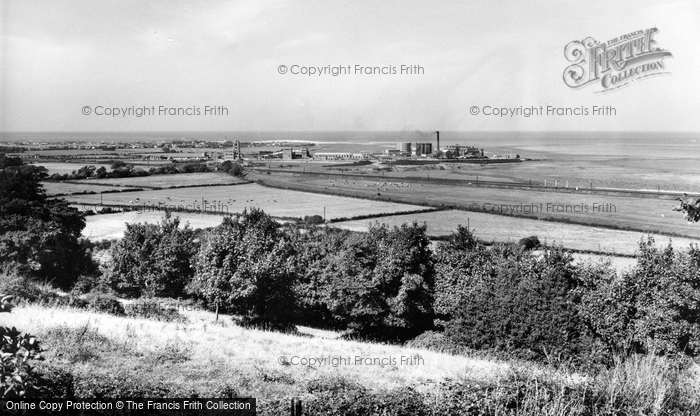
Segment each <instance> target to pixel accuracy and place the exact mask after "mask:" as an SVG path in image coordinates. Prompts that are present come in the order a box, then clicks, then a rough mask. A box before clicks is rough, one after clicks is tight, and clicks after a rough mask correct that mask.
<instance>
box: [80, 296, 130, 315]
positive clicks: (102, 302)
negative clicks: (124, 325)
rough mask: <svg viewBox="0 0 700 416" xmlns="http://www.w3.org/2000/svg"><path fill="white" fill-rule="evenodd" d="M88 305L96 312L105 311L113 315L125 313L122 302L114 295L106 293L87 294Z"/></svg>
mask: <svg viewBox="0 0 700 416" xmlns="http://www.w3.org/2000/svg"><path fill="white" fill-rule="evenodd" d="M85 301H87V303H88V304H87V307H88V308H90V309H91V310H93V311H95V312H104V313H109V314H112V315H118V316H121V315H124V314H125V312H124V307H123V306H122V304H121V302H119V301H118V300H117V298H115V297H114V296H112V295H107V294H104V293H90V294H87V295H85Z"/></svg>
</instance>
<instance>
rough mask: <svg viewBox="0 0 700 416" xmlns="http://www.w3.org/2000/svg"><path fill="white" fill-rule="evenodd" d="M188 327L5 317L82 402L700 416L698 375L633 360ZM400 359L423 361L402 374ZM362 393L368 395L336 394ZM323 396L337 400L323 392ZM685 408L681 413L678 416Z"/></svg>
mask: <svg viewBox="0 0 700 416" xmlns="http://www.w3.org/2000/svg"><path fill="white" fill-rule="evenodd" d="M183 315H185V316H186V317H187V320H186V322H184V323H183V322H160V321H151V320H146V319H137V318H124V317H117V316H112V315H108V314H103V313H95V312H89V311H85V310H78V309H72V308H65V307H58V308H48V307H43V306H36V305H28V306H23V307H18V308H16V309H15V310H14V311H13V313H12V314H10V315H7V314H3V316H2V317H1V318H0V324H2V325H11V326H16V327H18V328H20V330H22V331H23V332H26V333H32V334H34V335H36V336H38V337H39V339H40V340H42V343H43V345H44V347H45V348H46V349H47V351H46V353H45V354H44V356H45V357H46V362H47V363H49V364H50V365H52V366H57V367H59V368H61V369H63V370H65V371H69V372H71V373H72V374H73V376H74V377H75V380H76V385H77V386H82V391H92V392H94V391H101V392H103V393H105V392H106V393H107V394H109V391H110V390H109V389H107V390H104V389H103V390H99V388H100V387H97V390H95V388H94V387H92V386H91V384H96V385H100V383H104V380H112V382H114V381H115V380H116V383H115V384H119V387H118V388H122V389H128V388H132V386H149V387H148V388H147V389H146V391H155V392H156V394H158V392H166V393H163V394H165V395H166V396H170V397H173V396H177V397H186V396H194V395H198V396H199V397H212V396H213V397H222V395H223V396H224V397H225V396H226V395H231V396H233V397H255V398H257V399H258V411H259V414H261V415H273V414H282V413H281V412H282V411H284V414H286V409H287V407H286V406H288V403H289V400H290V399H291V398H292V397H298V398H301V399H302V400H304V402H305V403H306V405H307V408H306V409H305V414H317V412H315V411H314V409H317V410H318V409H328V408H334V409H336V410H335V411H336V412H338V411H340V412H341V413H332V414H379V413H374V412H375V411H374V410H370V411H369V413H367V409H368V408H373V409H375V410H376V411H377V412H379V411H380V410H379V409H380V408H374V407H372V406H374V404H373V403H374V402H377V401H380V402H382V404H381V406H384V407H382V409H384V410H382V411H381V412H380V413H381V414H392V415H393V414H397V415H398V414H409V413H405V412H406V411H407V409H414V408H415V409H419V411H418V413H415V414H423V415H439V414H455V415H456V414H464V413H463V412H464V411H465V410H466V409H472V410H474V411H479V412H481V413H479V414H501V413H502V412H503V411H509V410H507V409H508V408H510V406H513V405H515V406H517V409H511V410H510V411H513V410H517V414H521V415H594V414H618V413H615V411H616V409H624V411H630V410H633V409H635V410H637V411H638V412H639V413H635V414H693V413H692V412H694V411H697V410H699V409H700V366H699V365H698V364H697V363H695V364H692V365H690V367H687V368H684V369H682V370H680V371H679V369H678V368H677V367H676V366H675V365H674V364H673V361H671V360H667V359H664V358H659V357H642V358H633V359H629V360H627V361H626V362H624V363H620V364H619V365H617V366H615V367H613V368H611V369H608V370H600V371H599V372H598V373H595V374H589V375H585V376H583V375H579V374H573V373H569V372H567V371H566V370H565V369H564V368H563V367H562V368H559V369H552V368H548V367H543V366H540V365H534V364H528V363H525V362H497V361H493V360H484V359H477V358H470V357H466V356H452V355H447V354H440V353H436V352H432V351H427V350H422V349H412V348H406V347H401V346H392V345H384V344H373V343H363V342H356V341H346V340H340V339H326V338H319V337H313V336H311V335H289V334H281V333H275V332H268V331H261V330H252V329H244V328H241V327H238V326H235V325H233V324H231V323H230V320H229V319H227V317H225V316H223V317H221V320H220V322H219V323H218V324H215V323H214V322H213V320H214V319H213V318H214V317H213V315H212V314H211V313H209V312H205V311H187V312H183ZM319 332H321V331H319ZM280 357H285V358H284V359H281V358H280ZM295 357H297V358H299V359H300V358H307V359H308V358H318V359H323V358H324V357H328V358H334V357H335V358H338V357H348V360H350V362H355V361H354V360H355V357H360V358H361V359H363V360H366V359H384V360H387V359H391V358H394V359H396V360H397V364H398V365H394V364H392V363H389V364H387V365H380V364H376V365H375V364H367V363H366V362H365V364H359V365H354V364H347V362H346V363H343V364H340V365H336V366H334V365H331V364H330V363H328V362H326V364H324V365H320V364H316V365H292V364H281V362H284V361H285V360H287V361H292V362H294V359H295ZM401 357H411V358H413V359H414V360H417V359H419V360H420V361H414V365H408V364H404V365H402V364H401V363H400V361H399V360H400V359H401ZM418 362H420V364H418ZM39 367H40V368H41V366H39ZM357 384H359V385H361V386H363V387H364V388H366V389H367V390H366V391H367V392H369V393H359V392H358V391H357V390H352V389H351V390H348V391H337V390H333V389H337V388H341V389H342V388H345V387H343V386H347V385H357ZM103 385H104V384H103ZM153 386H158V387H153ZM319 387H320V388H330V389H332V390H325V391H324V390H321V391H320V392H319ZM149 388H150V390H148V389H149ZM407 388H408V390H407ZM91 389H92V390H91ZM159 389H160V390H159ZM122 391H123V390H122ZM127 391H129V390H127ZM387 391H389V393H386V392H387ZM167 392H169V393H167ZM173 392H174V393H173ZM373 392H374V393H373ZM382 392H385V393H382ZM397 392H398V393H397ZM78 393H79V391H78ZM406 400H408V401H412V400H413V403H412V404H411V403H409V404H406ZM358 403H360V404H358ZM470 403H471V404H470ZM355 405H358V406H365V407H362V408H359V407H358V408H355V407H353V406H355ZM368 406H369V407H368ZM411 406H414V407H411ZM474 406H476V407H474ZM678 406H681V409H683V410H684V412H682V413H674V412H676V410H677V409H679V407H678ZM394 408H395V409H394ZM338 409H339V410H338ZM358 409H359V410H358ZM362 409H364V410H362ZM389 409H390V410H389ZM401 409H403V410H401ZM387 410H389V413H386V411H387ZM686 410H687V411H689V412H691V413H687V412H685V411H686ZM325 411H326V410H322V413H323V412H325ZM669 411H670V412H671V413H669ZM348 412H349V413H348ZM610 412H612V413H610ZM323 414H326V413H323ZM410 414H414V413H410ZM474 414H476V413H474Z"/></svg>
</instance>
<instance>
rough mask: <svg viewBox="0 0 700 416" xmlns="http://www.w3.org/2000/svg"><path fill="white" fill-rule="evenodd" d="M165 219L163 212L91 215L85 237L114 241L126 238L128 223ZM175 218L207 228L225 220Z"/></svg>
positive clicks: (194, 216)
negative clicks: (125, 232)
mask: <svg viewBox="0 0 700 416" xmlns="http://www.w3.org/2000/svg"><path fill="white" fill-rule="evenodd" d="M163 217H164V213H163V212H141V213H139V212H136V211H130V212H121V213H117V214H102V215H91V216H89V217H86V218H85V228H84V229H83V237H86V238H89V239H90V240H93V241H94V240H112V239H117V238H122V237H124V231H126V223H130V224H132V223H143V222H146V223H151V224H154V223H157V222H160V221H161V220H162V219H163ZM173 217H179V218H180V224H182V225H184V224H185V223H189V224H190V227H191V228H193V229H196V228H207V227H216V226H217V225H219V224H221V220H222V219H223V217H222V216H220V215H211V214H194V213H186V212H179V213H175V214H173Z"/></svg>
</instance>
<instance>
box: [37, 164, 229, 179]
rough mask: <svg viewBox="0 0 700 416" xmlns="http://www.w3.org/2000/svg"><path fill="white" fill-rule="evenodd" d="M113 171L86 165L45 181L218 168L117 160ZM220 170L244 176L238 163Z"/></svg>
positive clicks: (227, 165) (112, 168)
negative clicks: (149, 165)
mask: <svg viewBox="0 0 700 416" xmlns="http://www.w3.org/2000/svg"><path fill="white" fill-rule="evenodd" d="M110 168H111V170H107V168H105V167H104V166H100V167H99V168H98V167H96V166H95V165H86V166H83V167H81V168H80V169H78V170H75V171H73V172H71V173H63V174H61V173H54V174H52V175H50V176H47V177H46V178H45V179H47V180H52V181H64V180H78V179H88V178H94V179H103V178H132V177H140V176H151V175H173V174H178V173H200V172H212V171H214V170H216V169H217V168H216V167H211V166H208V165H207V164H206V163H201V162H196V163H169V164H163V165H160V166H154V167H152V168H150V169H148V170H146V169H142V168H139V167H136V166H134V165H133V164H131V163H126V162H124V161H122V160H115V161H113V162H112V164H111V166H110ZM218 169H219V170H220V171H222V172H226V173H228V174H231V175H234V176H240V175H242V174H243V167H242V166H241V165H240V164H238V163H233V162H231V161H225V162H223V163H221V165H219V167H218Z"/></svg>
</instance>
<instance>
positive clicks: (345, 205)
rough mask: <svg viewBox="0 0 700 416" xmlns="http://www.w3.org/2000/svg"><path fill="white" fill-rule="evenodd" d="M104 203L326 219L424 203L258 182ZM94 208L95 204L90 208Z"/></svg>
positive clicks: (123, 195) (111, 197) (79, 198)
mask: <svg viewBox="0 0 700 416" xmlns="http://www.w3.org/2000/svg"><path fill="white" fill-rule="evenodd" d="M66 199H67V200H69V201H71V202H73V203H76V204H82V205H93V204H99V203H100V196H99V195H71V196H68V197H66ZM103 201H104V204H113V205H133V206H134V207H140V208H141V210H142V211H155V210H157V208H158V207H165V206H167V207H169V208H170V209H171V210H172V211H178V210H180V211H182V210H196V211H209V212H220V213H229V214H234V213H239V212H242V211H243V210H244V209H245V208H253V207H256V208H261V209H263V210H264V211H265V212H267V213H268V214H270V215H272V216H274V217H304V216H307V215H321V216H323V215H324V208H325V214H326V218H327V219H334V218H342V217H348V218H349V217H354V216H359V215H371V214H383V213H387V214H390V213H395V212H402V211H413V210H418V209H423V207H420V206H416V205H409V204H396V203H391V202H384V201H368V200H362V199H357V198H347V197H338V196H332V195H321V194H315V193H309V192H300V191H290V190H283V189H274V188H268V187H264V186H262V185H258V184H252V183H251V184H243V185H237V186H207V187H200V188H177V189H162V190H152V191H145V192H120V193H114V194H105V195H103ZM92 209H94V208H92Z"/></svg>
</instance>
